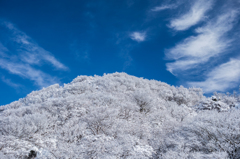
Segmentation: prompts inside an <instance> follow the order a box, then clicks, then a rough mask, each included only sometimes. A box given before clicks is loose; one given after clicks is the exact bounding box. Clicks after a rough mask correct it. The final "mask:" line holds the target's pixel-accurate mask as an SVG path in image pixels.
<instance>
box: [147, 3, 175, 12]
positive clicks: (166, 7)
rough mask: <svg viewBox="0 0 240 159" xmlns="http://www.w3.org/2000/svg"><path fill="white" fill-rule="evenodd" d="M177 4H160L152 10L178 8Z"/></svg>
mask: <svg viewBox="0 0 240 159" xmlns="http://www.w3.org/2000/svg"><path fill="white" fill-rule="evenodd" d="M176 7H177V5H173V4H172V5H170V4H169V5H162V6H158V7H154V8H153V9H151V11H153V12H159V11H163V10H167V9H174V8H176Z"/></svg>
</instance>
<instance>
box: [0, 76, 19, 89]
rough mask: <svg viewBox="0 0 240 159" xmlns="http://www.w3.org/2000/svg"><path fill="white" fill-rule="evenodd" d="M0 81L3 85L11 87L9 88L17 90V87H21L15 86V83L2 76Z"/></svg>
mask: <svg viewBox="0 0 240 159" xmlns="http://www.w3.org/2000/svg"><path fill="white" fill-rule="evenodd" d="M1 79H2V81H3V82H4V83H6V84H7V85H9V86H11V87H14V88H19V87H21V85H20V84H16V83H14V82H12V81H11V80H10V79H7V78H5V77H4V76H2V78H1Z"/></svg>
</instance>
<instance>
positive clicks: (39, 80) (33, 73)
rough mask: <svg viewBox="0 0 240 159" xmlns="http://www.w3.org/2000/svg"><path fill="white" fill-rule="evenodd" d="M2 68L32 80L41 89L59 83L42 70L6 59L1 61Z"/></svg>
mask: <svg viewBox="0 0 240 159" xmlns="http://www.w3.org/2000/svg"><path fill="white" fill-rule="evenodd" d="M0 67H1V68H3V69H6V70H8V71H9V72H10V73H11V74H15V75H18V76H20V77H23V78H26V79H30V80H32V81H34V82H35V84H36V85H38V86H40V87H46V86H49V85H51V84H54V83H58V82H59V81H58V80H57V79H56V78H54V77H52V76H50V75H48V74H46V73H44V72H42V71H40V70H37V69H35V68H33V67H31V66H30V65H28V64H24V63H15V62H11V61H7V60H4V59H0Z"/></svg>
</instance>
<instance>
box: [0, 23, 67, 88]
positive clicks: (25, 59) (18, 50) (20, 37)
mask: <svg viewBox="0 0 240 159" xmlns="http://www.w3.org/2000/svg"><path fill="white" fill-rule="evenodd" d="M0 26H1V27H2V28H4V29H5V34H6V36H5V37H8V38H9V39H7V40H8V41H7V42H6V41H5V43H6V44H8V45H5V46H4V45H3V43H1V42H0V68H2V69H5V70H7V71H8V72H9V73H10V74H14V75H18V76H20V77H22V78H25V79H29V80H31V81H34V83H35V85H37V86H39V87H46V86H49V85H51V84H54V83H59V80H58V79H57V78H55V77H53V76H51V75H48V74H47V73H44V72H43V71H41V70H40V67H41V66H42V65H43V64H50V65H52V66H53V67H54V68H55V69H57V70H61V71H66V70H68V68H67V67H66V66H65V65H64V64H62V63H61V62H59V61H58V60H57V59H56V58H55V57H54V56H53V55H52V54H51V53H50V52H48V51H46V50H45V49H43V48H42V47H40V46H39V45H38V44H37V43H35V42H34V41H33V40H32V39H31V38H30V37H29V36H27V35H26V34H25V33H24V32H22V31H20V30H19V29H17V28H16V27H15V26H14V25H13V24H12V23H9V22H2V23H1V25H0ZM0 40H6V39H0ZM6 46H8V47H10V48H9V49H8V48H7V47H6ZM36 66H38V68H36ZM2 81H3V82H5V83H6V84H8V85H10V86H12V87H14V88H17V84H14V83H13V82H11V80H10V79H5V78H2Z"/></svg>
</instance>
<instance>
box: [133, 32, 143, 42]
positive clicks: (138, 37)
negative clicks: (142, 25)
mask: <svg viewBox="0 0 240 159" xmlns="http://www.w3.org/2000/svg"><path fill="white" fill-rule="evenodd" d="M130 38H131V39H132V40H134V41H137V42H142V41H145V39H146V32H133V33H131V34H130Z"/></svg>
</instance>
